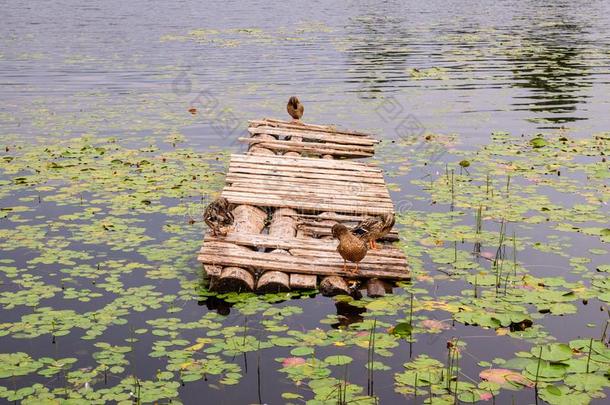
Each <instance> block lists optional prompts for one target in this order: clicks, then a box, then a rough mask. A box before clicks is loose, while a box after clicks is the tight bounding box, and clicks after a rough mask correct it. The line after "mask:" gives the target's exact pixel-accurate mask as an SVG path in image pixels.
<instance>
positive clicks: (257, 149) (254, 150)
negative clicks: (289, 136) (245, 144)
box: [248, 134, 277, 155]
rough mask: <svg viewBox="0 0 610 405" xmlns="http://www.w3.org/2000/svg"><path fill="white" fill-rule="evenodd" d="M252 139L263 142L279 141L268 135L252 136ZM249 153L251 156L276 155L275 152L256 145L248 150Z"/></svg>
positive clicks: (252, 145)
mask: <svg viewBox="0 0 610 405" xmlns="http://www.w3.org/2000/svg"><path fill="white" fill-rule="evenodd" d="M252 138H255V139H259V140H261V141H276V140H277V138H276V137H275V136H273V135H267V134H259V135H254V136H252ZM248 153H249V154H251V155H275V152H274V151H272V150H271V149H267V148H263V147H261V146H258V145H256V144H251V145H250V148H249V149H248Z"/></svg>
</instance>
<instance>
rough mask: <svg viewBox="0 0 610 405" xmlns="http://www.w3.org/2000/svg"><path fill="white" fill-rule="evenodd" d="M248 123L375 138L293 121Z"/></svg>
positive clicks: (252, 121)
mask: <svg viewBox="0 0 610 405" xmlns="http://www.w3.org/2000/svg"><path fill="white" fill-rule="evenodd" d="M248 123H249V125H250V126H255V125H275V126H278V127H280V128H293V129H299V128H306V129H308V130H314V131H324V132H331V133H337V134H346V135H355V136H368V137H372V136H373V135H371V134H368V133H365V132H360V131H353V130H349V129H338V128H335V127H334V126H331V125H316V124H309V123H304V122H303V123H300V124H295V123H293V122H291V121H284V120H278V119H274V118H263V119H262V120H249V121H248Z"/></svg>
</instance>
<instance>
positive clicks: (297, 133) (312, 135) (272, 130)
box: [248, 125, 379, 146]
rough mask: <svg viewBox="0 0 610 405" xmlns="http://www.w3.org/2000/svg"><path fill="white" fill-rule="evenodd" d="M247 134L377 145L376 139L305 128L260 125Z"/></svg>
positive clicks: (250, 128) (250, 129)
mask: <svg viewBox="0 0 610 405" xmlns="http://www.w3.org/2000/svg"><path fill="white" fill-rule="evenodd" d="M248 132H249V133H250V134H251V135H274V136H289V137H300V138H302V139H314V140H318V141H323V142H332V143H338V144H344V145H362V146H374V145H375V144H377V143H379V141H378V140H377V139H373V138H368V137H363V136H353V135H347V134H340V133H330V132H323V131H310V130H308V129H305V128H300V129H292V128H277V127H271V126H267V125H261V126H258V127H249V128H248Z"/></svg>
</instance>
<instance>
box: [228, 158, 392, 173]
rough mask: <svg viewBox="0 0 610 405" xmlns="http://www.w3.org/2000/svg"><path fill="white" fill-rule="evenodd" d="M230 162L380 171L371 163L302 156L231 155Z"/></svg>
mask: <svg viewBox="0 0 610 405" xmlns="http://www.w3.org/2000/svg"><path fill="white" fill-rule="evenodd" d="M231 161H232V162H233V161H241V162H250V163H266V164H267V163H269V164H273V165H277V166H297V167H320V168H329V169H341V170H361V171H372V172H376V173H381V169H380V168H379V167H377V165H375V164H373V163H366V162H356V161H353V160H335V159H332V160H330V159H319V158H310V157H303V156H298V157H297V156H294V157H292V156H291V157H285V156H283V155H282V156H277V155H273V156H252V155H239V154H232V155H231Z"/></svg>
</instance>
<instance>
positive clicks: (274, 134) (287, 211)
mask: <svg viewBox="0 0 610 405" xmlns="http://www.w3.org/2000/svg"><path fill="white" fill-rule="evenodd" d="M248 132H249V133H250V137H248V138H240V139H242V140H243V141H245V142H247V143H248V144H249V149H248V153H247V154H246V155H239V154H234V155H231V159H230V163H229V170H228V173H227V177H226V186H225V188H224V189H223V191H222V194H221V195H222V196H223V197H225V198H227V199H228V200H229V202H230V203H231V204H233V205H234V206H236V208H235V209H234V210H233V214H234V216H235V222H234V226H233V228H232V230H231V231H230V232H229V233H228V234H227V235H226V236H212V235H211V234H209V233H208V234H207V235H206V236H205V237H204V243H203V247H202V248H201V251H200V254H199V256H198V260H199V261H200V262H201V263H203V266H204V270H205V272H206V275H207V276H208V277H209V278H210V286H211V288H212V289H215V290H218V291H234V290H236V291H252V290H255V291H259V292H279V291H288V290H290V289H297V288H306V289H314V288H316V287H318V288H319V289H320V291H321V292H322V293H323V294H325V295H335V294H352V295H353V294H358V289H359V288H364V287H366V289H367V292H368V294H369V295H370V296H380V295H383V294H385V293H386V292H391V288H392V283H393V282H394V281H400V280H408V279H409V278H410V273H409V271H408V268H407V262H406V258H405V256H404V254H403V253H402V251H400V250H399V249H397V248H396V247H395V246H393V245H392V244H391V243H392V242H394V241H396V240H398V235H397V233H396V232H395V231H394V230H393V231H392V232H390V233H389V234H388V235H386V237H385V238H384V239H383V240H381V241H378V246H379V248H378V249H377V250H369V252H368V254H367V256H366V257H365V258H364V260H363V261H362V262H360V264H359V271H358V273H354V272H353V269H354V267H355V266H354V264H353V263H348V267H347V271H345V270H344V268H343V259H342V258H341V256H340V255H339V253H338V252H337V251H336V248H337V243H338V241H336V240H334V239H333V238H332V236H331V228H332V226H333V225H334V224H336V223H337V222H341V223H345V224H346V225H350V226H351V225H354V224H356V223H357V222H358V221H360V220H362V219H363V218H365V217H368V216H372V215H379V214H383V213H386V212H392V211H393V210H394V206H393V203H392V200H391V198H390V194H389V192H388V189H387V187H386V185H385V181H384V179H383V172H382V171H381V169H379V168H378V167H376V166H374V165H372V164H369V163H363V162H357V161H353V160H345V159H346V158H359V157H367V156H372V155H373V153H374V145H375V144H376V143H377V142H378V141H377V140H375V139H373V138H372V137H371V136H370V135H368V134H365V133H362V132H356V131H345V130H337V129H335V128H334V127H329V126H322V125H311V124H299V123H293V122H286V121H280V120H273V119H264V120H257V121H250V125H249V128H248Z"/></svg>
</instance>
